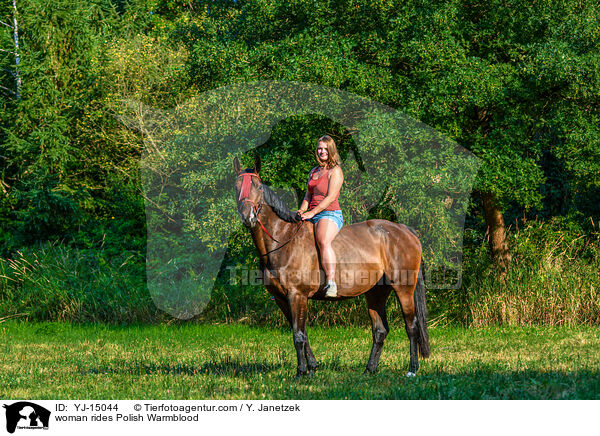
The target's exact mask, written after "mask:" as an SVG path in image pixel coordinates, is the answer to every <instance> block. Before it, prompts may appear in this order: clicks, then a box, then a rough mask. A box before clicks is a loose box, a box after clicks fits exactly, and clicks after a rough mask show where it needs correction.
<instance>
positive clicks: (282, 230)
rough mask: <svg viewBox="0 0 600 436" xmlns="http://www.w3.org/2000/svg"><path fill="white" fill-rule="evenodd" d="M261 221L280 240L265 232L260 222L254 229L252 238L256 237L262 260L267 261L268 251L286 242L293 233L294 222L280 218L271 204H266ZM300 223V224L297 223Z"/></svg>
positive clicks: (255, 241) (255, 240)
mask: <svg viewBox="0 0 600 436" xmlns="http://www.w3.org/2000/svg"><path fill="white" fill-rule="evenodd" d="M260 218H261V221H262V223H263V225H264V226H265V228H266V229H267V231H268V232H269V233H270V234H271V236H273V238H275V239H277V241H279V242H275V241H274V240H273V239H271V237H270V236H269V235H267V234H266V233H265V231H264V230H263V228H262V227H261V225H260V224H258V225H257V226H256V227H255V228H254V230H253V231H252V239H254V245H256V249H257V250H258V253H259V254H260V261H261V263H262V262H266V261H267V253H269V252H270V251H271V250H274V249H276V248H277V247H279V246H281V245H282V244H284V243H285V242H286V241H287V240H288V239H289V238H290V237H291V235H292V233H291V230H292V226H294V224H293V223H288V222H286V221H284V220H282V219H281V218H279V217H278V216H277V215H276V214H275V212H273V209H271V207H270V206H264V207H263V208H262V211H261V217H260ZM296 225H298V224H296Z"/></svg>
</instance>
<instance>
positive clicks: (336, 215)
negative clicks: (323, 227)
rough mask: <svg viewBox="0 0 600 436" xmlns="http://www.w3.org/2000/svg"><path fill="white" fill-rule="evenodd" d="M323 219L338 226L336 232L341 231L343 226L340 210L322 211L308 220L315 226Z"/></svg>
mask: <svg viewBox="0 0 600 436" xmlns="http://www.w3.org/2000/svg"><path fill="white" fill-rule="evenodd" d="M323 218H327V219H330V220H331V221H333V222H334V223H336V224H337V226H338V230H341V229H342V226H343V225H344V216H343V215H342V211H341V210H324V211H322V212H319V213H318V214H316V215H315V216H314V217H312V218H310V219H309V221H310V222H311V223H313V224H317V223H318V222H319V221H320V220H322V219H323Z"/></svg>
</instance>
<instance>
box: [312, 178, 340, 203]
mask: <svg viewBox="0 0 600 436" xmlns="http://www.w3.org/2000/svg"><path fill="white" fill-rule="evenodd" d="M315 170H316V168H313V170H312V171H311V172H310V179H309V180H308V193H309V194H310V204H309V205H308V209H309V210H310V209H312V208H314V207H315V206H317V205H318V204H319V203H320V202H321V201H323V199H324V198H325V196H326V195H327V189H329V177H328V175H329V170H324V171H322V173H321V177H319V178H318V179H317V180H314V179H313V173H314V171H315ZM339 196H340V193H339V192H338V195H337V196H336V197H335V200H333V201H332V202H331V204H330V205H329V206H327V208H325V210H341V208H340V203H339V202H338V197H339Z"/></svg>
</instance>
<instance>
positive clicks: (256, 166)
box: [254, 156, 260, 174]
mask: <svg viewBox="0 0 600 436" xmlns="http://www.w3.org/2000/svg"><path fill="white" fill-rule="evenodd" d="M254 172H255V173H256V174H258V173H259V172H260V156H256V159H255V160H254Z"/></svg>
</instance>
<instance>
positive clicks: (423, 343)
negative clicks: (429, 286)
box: [414, 262, 431, 357]
mask: <svg viewBox="0 0 600 436" xmlns="http://www.w3.org/2000/svg"><path fill="white" fill-rule="evenodd" d="M414 299H415V316H416V318H417V329H418V332H419V337H418V339H417V342H418V344H419V352H420V353H421V356H422V357H429V354H431V353H430V350H429V332H428V331H427V304H426V302H425V281H424V280H423V263H422V262H421V268H420V269H419V276H418V278H417V286H416V287H415V294H414Z"/></svg>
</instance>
